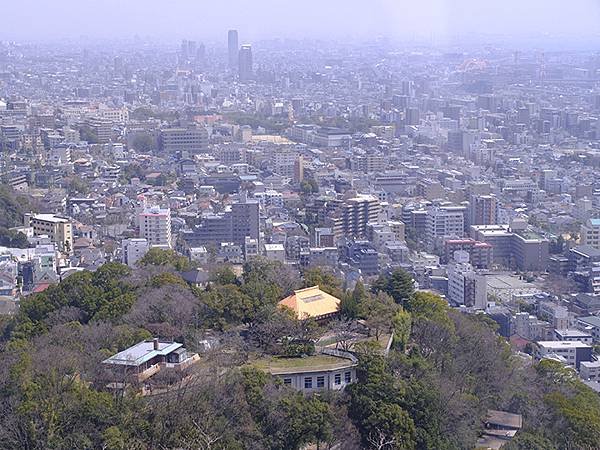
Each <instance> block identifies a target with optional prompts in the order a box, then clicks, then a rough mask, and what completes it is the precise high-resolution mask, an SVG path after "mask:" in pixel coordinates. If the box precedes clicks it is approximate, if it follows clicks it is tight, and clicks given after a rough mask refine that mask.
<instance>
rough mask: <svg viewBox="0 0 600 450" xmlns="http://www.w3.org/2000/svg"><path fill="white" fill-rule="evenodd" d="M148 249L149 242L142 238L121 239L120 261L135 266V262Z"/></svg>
mask: <svg viewBox="0 0 600 450" xmlns="http://www.w3.org/2000/svg"><path fill="white" fill-rule="evenodd" d="M148 250H150V244H149V243H148V240H147V239H144V238H131V239H123V242H122V243H121V262H122V263H123V264H126V265H128V266H129V267H135V266H136V264H137V262H138V261H139V260H140V259H142V258H143V257H144V255H145V254H146V253H148Z"/></svg>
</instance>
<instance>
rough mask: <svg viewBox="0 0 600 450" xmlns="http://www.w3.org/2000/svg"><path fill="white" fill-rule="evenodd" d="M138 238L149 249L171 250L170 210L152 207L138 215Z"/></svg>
mask: <svg viewBox="0 0 600 450" xmlns="http://www.w3.org/2000/svg"><path fill="white" fill-rule="evenodd" d="M139 225H140V237H142V238H145V239H146V240H147V241H148V244H149V245H150V247H165V248H171V210H170V209H169V208H165V209H163V208H159V207H158V206H153V207H151V208H147V209H144V211H143V212H141V213H140V215H139Z"/></svg>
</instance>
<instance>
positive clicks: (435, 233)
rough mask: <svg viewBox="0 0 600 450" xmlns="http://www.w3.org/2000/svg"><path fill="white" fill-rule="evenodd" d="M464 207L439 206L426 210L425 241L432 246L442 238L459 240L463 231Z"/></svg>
mask: <svg viewBox="0 0 600 450" xmlns="http://www.w3.org/2000/svg"><path fill="white" fill-rule="evenodd" d="M465 210H466V208H465V207H464V206H439V207H435V206H434V207H431V208H429V209H428V210H427V218H426V228H425V240H426V241H427V242H428V243H429V244H430V245H434V244H436V243H437V242H440V241H441V240H442V239H444V238H449V237H454V238H460V237H462V236H463V235H464V230H465Z"/></svg>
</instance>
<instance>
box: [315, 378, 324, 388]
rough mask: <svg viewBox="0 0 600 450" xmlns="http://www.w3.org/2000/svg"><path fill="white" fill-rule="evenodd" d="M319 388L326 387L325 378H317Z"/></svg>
mask: <svg viewBox="0 0 600 450" xmlns="http://www.w3.org/2000/svg"><path fill="white" fill-rule="evenodd" d="M317 387H318V388H322V387H325V377H317Z"/></svg>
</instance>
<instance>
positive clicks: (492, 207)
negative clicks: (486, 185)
mask: <svg viewBox="0 0 600 450" xmlns="http://www.w3.org/2000/svg"><path fill="white" fill-rule="evenodd" d="M496 209H497V199H496V196H495V195H472V196H471V198H470V200H469V224H470V225H493V224H495V223H496Z"/></svg>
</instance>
